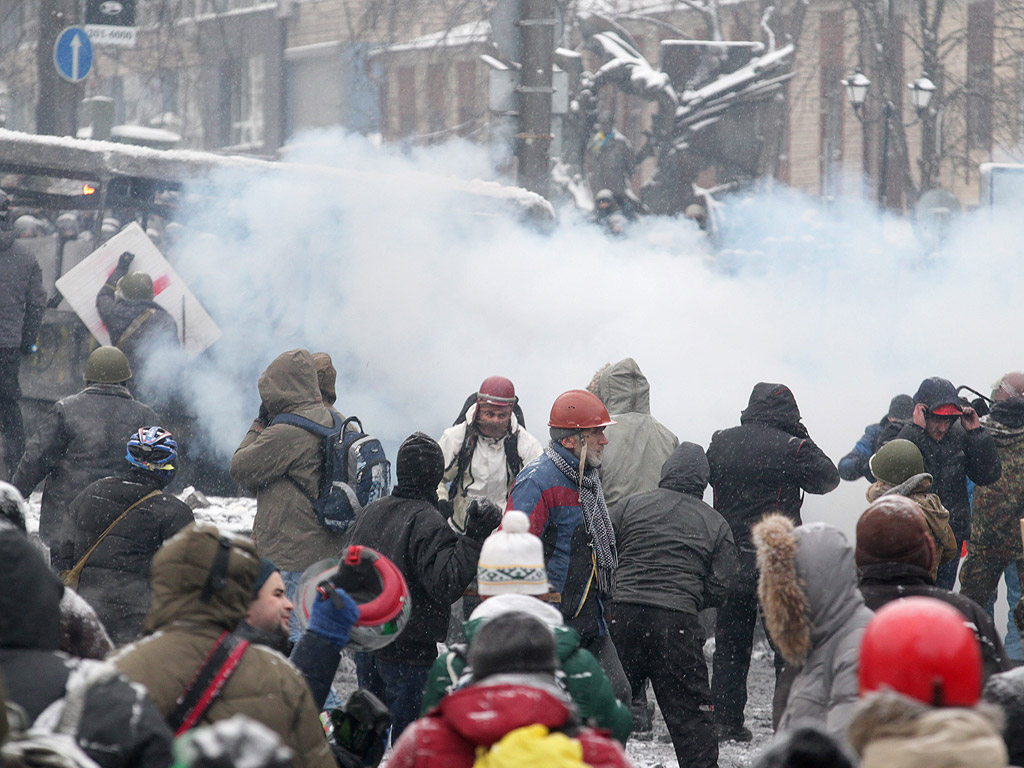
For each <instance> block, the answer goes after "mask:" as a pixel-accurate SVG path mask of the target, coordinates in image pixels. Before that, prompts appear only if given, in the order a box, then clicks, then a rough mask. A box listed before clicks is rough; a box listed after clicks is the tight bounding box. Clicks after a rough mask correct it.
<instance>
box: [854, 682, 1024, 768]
mask: <svg viewBox="0 0 1024 768" xmlns="http://www.w3.org/2000/svg"><path fill="white" fill-rule="evenodd" d="M1001 727H1002V717H1001V713H1000V712H999V711H998V710H997V709H996V708H994V707H991V706H987V705H981V706H978V707H971V708H966V707H929V706H927V705H925V704H922V703H921V702H919V701H916V700H914V699H911V698H909V697H907V696H903V695H901V694H899V693H895V692H894V691H882V692H879V693H874V694H871V695H870V696H868V697H867V698H866V699H864V701H863V702H861V703H860V704H859V705H858V706H857V708H856V714H855V717H854V718H853V721H852V722H851V723H850V727H849V730H848V732H847V739H848V741H849V743H850V746H852V747H853V748H854V749H855V750H856V752H857V754H858V755H859V756H860V766H861V768H919V767H920V766H941V767H942V768H1004V766H1006V765H1007V751H1006V744H1005V743H1004V742H1003V739H1002V736H1001V734H1000V729H1001Z"/></svg>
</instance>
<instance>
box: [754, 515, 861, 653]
mask: <svg viewBox="0 0 1024 768" xmlns="http://www.w3.org/2000/svg"><path fill="white" fill-rule="evenodd" d="M752 535H753V541H754V546H755V547H756V548H757V565H758V569H759V571H760V580H759V583H758V588H757V594H758V598H759V599H760V601H761V606H762V608H763V610H764V616H765V625H766V627H767V629H768V632H769V633H770V634H771V636H772V639H773V640H774V641H775V643H776V645H777V646H778V648H779V650H780V651H781V652H782V655H783V657H784V658H785V659H786V661H788V662H789V663H791V664H797V665H799V664H803V663H804V661H805V660H806V659H807V656H808V654H810V652H811V650H812V649H813V648H814V647H816V646H818V645H820V644H821V643H823V642H824V641H825V640H827V639H828V638H830V637H831V636H832V635H834V634H835V633H836V632H838V631H840V630H842V628H843V625H844V624H845V623H846V622H847V621H849V620H850V618H851V617H852V616H853V615H854V614H855V613H856V612H857V611H858V609H860V608H862V607H863V606H864V599H863V598H862V597H861V594H860V592H859V590H858V589H857V566H856V563H855V562H854V556H853V548H852V547H851V546H850V543H849V542H848V541H847V540H846V537H845V536H844V535H843V534H842V532H841V531H840V530H839V529H838V528H833V527H832V526H830V525H826V524H824V523H810V524H808V525H801V526H799V527H794V525H793V521H792V520H790V519H789V518H788V517H786V516H784V515H780V514H771V515H766V516H765V517H764V518H763V519H762V520H761V522H759V523H757V524H756V525H755V526H754V528H753V531H752Z"/></svg>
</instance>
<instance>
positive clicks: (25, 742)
mask: <svg viewBox="0 0 1024 768" xmlns="http://www.w3.org/2000/svg"><path fill="white" fill-rule="evenodd" d="M116 676H117V670H115V669H114V667H112V666H111V665H110V664H106V663H104V662H90V663H81V662H80V663H79V664H78V665H76V667H75V668H74V669H73V670H72V671H71V674H70V675H69V676H68V682H67V684H66V688H65V691H64V696H63V698H60V699H57V700H56V701H54V702H53V703H52V704H50V705H49V706H48V707H47V708H46V709H45V710H43V711H42V712H41V713H40V714H39V717H37V718H36V721H35V722H34V723H29V722H28V716H27V715H26V714H25V710H24V709H22V708H21V707H19V706H18V705H17V704H15V703H13V702H11V701H8V702H6V709H7V719H8V723H9V725H10V733H9V734H8V736H7V739H6V740H5V741H4V743H3V744H2V745H0V765H2V766H4V768H99V765H98V764H97V763H96V762H95V761H94V760H93V759H92V758H90V757H89V756H88V755H87V754H86V753H85V752H83V751H82V748H81V747H80V746H79V745H78V739H77V734H78V726H79V723H80V722H81V719H82V712H83V711H84V709H85V697H86V694H88V692H89V689H90V688H91V687H92V686H93V685H97V684H100V683H104V682H106V681H108V680H110V679H112V678H114V677H116Z"/></svg>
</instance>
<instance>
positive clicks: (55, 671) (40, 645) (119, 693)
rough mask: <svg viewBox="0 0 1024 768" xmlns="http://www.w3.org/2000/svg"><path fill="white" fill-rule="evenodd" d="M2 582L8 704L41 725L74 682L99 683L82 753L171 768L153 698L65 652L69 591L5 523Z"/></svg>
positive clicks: (85, 715) (92, 691) (105, 760)
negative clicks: (64, 599) (64, 597)
mask: <svg viewBox="0 0 1024 768" xmlns="http://www.w3.org/2000/svg"><path fill="white" fill-rule="evenodd" d="M0 576H2V577H3V584H4V589H3V590H0V677H2V678H3V681H4V687H5V688H6V695H7V701H8V702H13V703H15V704H17V705H19V706H20V707H21V708H22V709H24V710H25V713H26V714H27V715H28V719H29V721H30V722H34V721H35V720H36V719H37V718H38V717H39V716H40V714H42V713H43V711H44V710H46V709H47V708H48V707H50V705H52V704H54V703H55V702H58V701H60V700H61V699H63V698H64V697H65V694H66V693H67V690H68V684H69V682H72V681H73V680H78V679H82V678H88V679H90V680H94V681H96V682H93V683H92V684H91V685H89V686H88V687H87V689H86V690H87V693H86V695H85V706H84V708H83V710H82V715H81V720H80V722H79V726H78V729H77V732H76V733H75V739H76V741H77V742H78V745H79V746H80V747H81V748H82V750H83V751H85V753H86V754H88V755H89V756H90V757H91V758H92V759H93V760H95V761H96V762H97V763H98V764H99V765H100V766H101V767H102V768H122V767H124V768H129V767H131V768H136V767H137V768H151V767H152V768H163V767H164V766H168V765H170V764H171V762H172V760H171V736H172V734H171V731H170V729H169V728H168V727H167V724H166V723H165V722H164V720H163V718H162V717H161V716H160V713H158V712H157V711H156V709H155V708H154V706H153V703H152V702H151V701H150V700H149V699H148V698H147V697H146V694H145V691H144V690H143V689H141V688H139V687H138V686H131V685H129V684H128V681H127V680H125V679H124V678H123V677H121V676H120V675H117V674H116V671H115V670H114V669H113V667H111V666H110V665H109V664H106V663H104V662H98V661H93V660H84V659H73V658H71V657H69V656H66V655H64V654H62V653H58V652H57V649H58V647H59V643H60V621H61V619H60V608H59V604H60V599H61V593H62V592H63V591H64V586H63V585H62V584H61V583H60V580H59V579H58V578H57V576H56V575H55V574H54V573H53V572H52V571H51V570H50V569H49V568H48V567H47V565H46V563H45V562H43V559H42V557H40V555H39V552H38V551H36V549H35V547H34V546H33V544H32V543H31V542H30V541H29V540H28V538H27V537H26V536H25V535H24V534H23V533H22V532H20V531H18V530H17V529H15V528H14V527H13V526H11V525H9V524H7V523H6V522H0ZM72 687H76V686H75V683H74V682H72Z"/></svg>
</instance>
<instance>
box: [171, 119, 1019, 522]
mask: <svg viewBox="0 0 1024 768" xmlns="http://www.w3.org/2000/svg"><path fill="white" fill-rule="evenodd" d="M290 159H292V160H293V161H295V162H300V163H319V164H326V165H333V166H337V167H343V168H349V169H354V170H357V171H360V172H361V173H360V175H353V176H352V177H351V182H346V183H339V182H337V181H328V182H325V181H324V180H323V179H322V178H318V177H316V176H315V175H309V176H305V175H302V174H296V175H294V176H281V177H273V178H269V177H268V178H263V179H253V178H246V179H243V180H240V179H238V178H229V177H226V178H223V179H218V180H217V183H218V186H220V187H221V192H220V195H221V197H222V199H229V200H230V204H228V205H226V206H223V207H220V208H217V207H213V208H209V209H207V210H205V211H200V212H198V213H197V214H196V215H195V216H194V217H193V219H192V220H191V221H190V222H186V224H191V225H192V226H191V228H190V229H191V232H192V233H193V235H194V236H190V237H187V238H185V239H184V240H183V241H182V242H181V244H180V245H179V247H178V248H176V249H175V251H174V253H173V254H172V259H173V260H174V262H175V265H176V268H177V269H178V271H179V272H180V273H181V274H182V276H183V277H185V279H186V280H188V281H189V282H190V284H191V286H192V289H193V291H194V292H195V293H196V295H197V296H199V297H200V299H201V301H203V303H204V304H205V305H206V307H207V309H208V310H209V311H210V313H211V315H213V317H214V318H215V319H216V320H217V322H218V323H219V324H220V326H221V328H222V329H223V330H224V337H223V339H222V340H221V341H220V342H218V345H217V346H216V347H215V348H214V350H212V352H211V359H212V361H213V363H214V368H213V370H212V371H210V372H208V373H207V374H206V375H204V376H203V377H202V378H201V379H200V382H201V383H200V389H201V390H202V394H201V396H200V397H197V398H196V402H195V407H196V408H198V409H199V411H200V415H201V418H202V420H203V422H204V424H206V425H207V427H208V428H209V431H210V432H211V434H212V435H213V441H214V443H215V444H216V445H217V447H218V449H219V451H220V452H221V454H222V455H223V456H224V457H225V461H226V459H227V457H229V456H230V454H231V452H232V451H233V450H234V448H235V446H236V445H237V443H238V441H239V440H240V439H241V438H242V435H243V434H244V432H245V430H246V428H247V426H248V424H249V421H250V420H251V418H252V417H253V416H254V415H255V413H256V410H257V407H258V396H257V393H256V378H257V376H258V374H259V372H260V371H261V370H262V368H263V367H264V366H265V365H266V364H267V363H268V362H269V361H270V360H271V359H273V357H275V356H276V355H277V354H278V353H280V352H281V351H283V350H286V349H290V348H294V347H299V346H303V347H307V348H309V349H311V350H314V351H317V350H320V351H327V352H330V353H331V355H332V356H333V357H334V361H335V365H336V367H337V368H338V372H339V381H338V393H339V401H338V407H339V409H340V410H341V411H342V412H344V413H346V414H357V415H359V416H360V417H362V418H363V420H364V425H365V427H366V428H367V429H368V430H369V431H371V432H372V433H374V434H376V435H377V436H379V437H381V438H382V439H383V440H385V441H387V442H388V443H389V444H397V442H399V441H401V440H402V439H403V438H404V437H405V436H406V435H408V434H409V433H411V432H412V431H414V430H423V431H425V432H428V433H430V434H432V435H434V436H439V435H440V433H441V431H442V430H443V429H444V428H445V427H446V426H448V425H449V424H450V423H451V421H452V420H453V419H454V417H455V416H456V414H457V413H458V410H459V408H460V406H461V404H462V402H463V400H464V399H465V397H466V395H468V394H469V393H470V392H472V391H474V390H475V389H476V387H477V386H478V385H479V383H480V381H481V380H482V379H483V378H485V377H486V376H488V375H491V374H503V375H506V376H509V377H510V378H511V379H512V380H513V381H514V382H515V384H516V387H517V391H518V392H519V394H520V397H521V400H522V404H523V408H524V411H525V413H526V418H527V424H528V426H529V428H530V430H531V431H532V432H533V433H534V434H535V435H538V436H540V437H543V436H544V435H545V434H546V426H545V425H546V422H547V412H548V409H549V407H550V404H551V401H552V400H553V399H554V397H555V396H557V395H558V394H559V393H560V392H562V391H564V390H566V389H570V388H574V387H585V386H586V384H587V383H588V381H589V380H590V378H591V375H592V374H593V372H594V371H595V370H596V369H597V368H599V367H600V366H601V365H603V364H604V363H606V362H614V361H616V360H619V359H622V358H623V357H626V356H631V357H633V358H635V359H636V360H637V362H638V363H639V364H640V366H641V368H642V369H643V371H644V373H645V374H646V375H647V377H648V379H649V380H650V382H651V391H652V397H651V402H652V410H653V413H654V415H655V416H656V417H657V418H658V419H659V420H661V421H662V422H664V423H665V424H666V425H667V426H669V427H670V428H671V429H672V430H673V431H675V432H676V433H677V434H678V435H679V437H680V438H681V439H684V440H691V441H693V442H697V443H700V444H702V445H704V446H707V444H708V441H709V440H710V437H711V434H712V433H713V431H714V430H716V429H719V428H722V427H726V426H731V425H734V424H736V423H738V419H739V412H740V410H741V409H742V408H743V407H744V406H745V405H746V401H747V397H748V395H749V393H750V389H751V387H752V386H753V385H754V384H755V383H756V382H758V381H778V382H783V383H785V384H787V385H789V386H790V387H791V388H792V390H793V392H794V394H795V395H796V397H797V401H798V403H799V404H800V407H801V411H802V413H803V415H804V421H805V423H806V424H807V425H808V428H809V430H810V432H811V435H812V437H814V438H815V439H816V440H817V441H818V442H819V444H820V445H821V446H822V447H823V448H824V450H825V451H826V452H827V453H828V454H829V455H830V456H831V457H832V458H833V459H834V460H836V461H838V459H839V458H840V457H841V456H843V455H844V454H845V453H846V452H847V451H849V450H850V449H851V448H852V446H853V444H854V442H855V441H856V440H857V438H858V437H860V435H861V433H862V431H863V428H864V426H865V425H866V424H868V423H870V422H872V421H877V420H878V419H879V418H880V417H881V416H882V415H883V414H884V413H885V410H886V408H887V406H888V403H889V399H890V398H891V397H892V396H893V395H894V394H897V393H899V392H906V393H909V394H913V392H914V390H915V389H916V388H917V385H918V384H919V382H920V381H921V379H922V378H924V377H927V376H931V375H940V376H944V377H946V378H949V379H951V380H952V381H953V382H954V383H955V384H958V385H959V384H970V385H972V386H974V387H975V388H978V389H982V390H983V391H985V390H987V387H988V385H989V384H990V383H991V382H992V381H993V380H994V379H996V378H997V377H998V376H999V375H1000V374H1002V373H1004V372H1005V371H1007V370H1014V369H1018V368H1024V361H1022V360H1019V359H1018V354H1019V353H1018V352H1017V350H1018V349H1019V348H1020V344H1019V342H1020V328H1019V325H1018V321H1017V320H1016V317H1017V312H1016V307H1017V297H1018V296H1021V295H1022V289H1024V270H1022V269H1020V267H1019V265H1018V263H1017V262H1018V258H1019V254H1020V247H1019V242H1020V236H1019V234H1018V232H1017V230H1018V227H1017V226H1016V219H1015V218H1011V217H1002V218H998V217H997V218H992V217H990V216H988V215H987V213H982V212H979V213H977V214H973V215H970V216H967V217H965V218H964V219H963V220H962V222H961V223H960V224H959V226H957V227H956V228H955V230H954V231H952V232H951V234H950V237H949V239H948V241H947V243H946V245H945V247H944V248H943V250H942V252H941V253H940V254H937V255H932V256H928V255H924V254H923V252H922V250H921V248H920V246H919V244H918V242H917V241H916V239H915V238H914V236H913V234H912V232H910V231H909V227H908V226H907V225H906V224H905V223H903V222H901V221H898V220H894V219H884V220H883V219H880V218H879V216H878V213H877V211H876V210H875V209H874V208H873V207H872V206H871V205H870V204H869V203H866V202H862V201H857V200H842V201H839V202H836V203H834V204H832V205H831V207H823V205H822V204H821V203H820V201H818V200H816V199H810V198H807V197H805V196H802V195H800V194H798V193H796V192H792V191H787V190H776V191H774V192H772V193H764V194H761V195H757V196H753V197H749V198H745V199H742V200H736V201H733V202H731V203H730V204H729V206H728V208H727V210H726V216H727V223H726V232H727V235H726V239H725V243H724V246H725V249H724V251H723V252H720V253H717V254H716V253H715V252H713V251H712V250H711V249H709V248H708V247H707V246H706V244H705V243H704V241H703V237H702V235H701V234H700V233H699V232H698V231H697V230H696V228H695V227H693V226H692V225H691V224H690V223H689V222H685V221H681V220H647V221H644V222H641V223H640V224H639V225H637V226H635V227H634V228H633V229H632V230H631V231H630V233H629V236H628V237H626V238H623V239H610V238H608V237H606V236H605V235H604V234H603V233H602V232H601V231H599V230H598V229H597V228H595V227H593V226H592V225H589V224H587V223H583V222H576V221H573V220H571V219H570V218H569V217H563V221H562V224H561V225H560V226H559V227H558V229H557V230H556V231H555V232H554V233H553V234H550V235H543V234H539V233H537V232H534V231H533V230H531V229H529V228H526V227H524V226H521V225H520V224H518V223H516V222H515V221H514V219H513V218H512V217H501V216H495V215H490V214H484V213H480V212H479V211H476V210H474V209H473V206H471V205H467V204H466V202H465V200H462V199H455V198H454V197H453V196H452V194H451V193H450V192H449V191H446V188H445V186H444V185H442V184H438V183H436V181H435V180H432V179H431V177H429V176H426V175H424V172H432V173H444V174H451V175H453V176H459V177H462V178H471V177H473V176H476V177H484V176H485V175H486V174H487V167H488V158H487V156H486V153H485V151H484V150H482V149H480V148H477V147H472V146H469V145H465V144H452V145H446V146H443V147H439V148H435V149H429V150H421V151H417V152H415V153H413V154H411V155H400V154H389V153H387V152H382V151H380V150H378V149H375V148H373V147H371V146H370V145H369V144H367V143H366V142H365V141H364V140H362V139H359V138H354V137H345V136H342V135H340V134H336V133H318V134H314V135H308V136H305V137H303V138H302V140H301V141H300V142H299V143H298V144H297V145H296V146H295V147H293V149H292V152H291V157H290ZM202 231H206V232H210V233H214V234H215V235H216V237H211V236H206V235H195V233H197V232H202ZM863 491H864V483H857V484H846V483H844V488H843V489H842V490H841V491H840V492H838V493H835V494H831V495H829V496H827V497H825V498H822V499H817V498H814V497H810V498H808V501H807V503H806V504H805V510H806V515H805V517H806V518H807V519H825V520H829V521H831V522H835V523H837V524H839V525H841V526H842V527H843V528H844V529H845V530H847V531H852V526H853V523H854V522H855V520H856V518H857V516H858V515H859V513H860V512H861V511H862V510H863V508H864V501H863Z"/></svg>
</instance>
